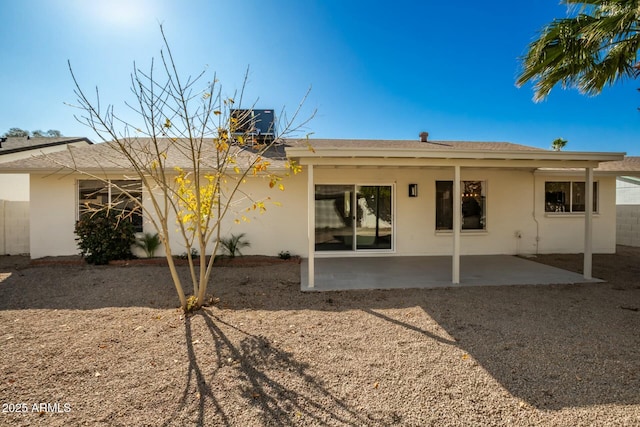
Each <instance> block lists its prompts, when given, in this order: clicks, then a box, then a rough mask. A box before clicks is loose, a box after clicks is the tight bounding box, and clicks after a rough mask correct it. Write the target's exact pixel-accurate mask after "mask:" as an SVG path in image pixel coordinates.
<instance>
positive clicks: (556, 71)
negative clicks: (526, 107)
mask: <svg viewBox="0 0 640 427" xmlns="http://www.w3.org/2000/svg"><path fill="white" fill-rule="evenodd" d="M562 3H563V4H566V5H567V7H568V8H569V12H570V16H569V17H567V18H563V19H555V20H553V22H551V23H550V24H548V25H547V26H546V27H544V28H543V30H542V32H541V34H540V38H539V39H537V40H535V41H533V42H532V43H531V44H530V45H529V51H528V52H527V54H526V55H525V56H524V57H523V58H522V65H523V70H522V73H521V74H520V76H518V79H517V81H516V85H517V86H518V87H520V86H522V85H524V84H525V83H527V82H529V81H533V82H535V85H534V90H535V94H534V98H533V99H534V100H535V101H540V100H543V99H545V98H546V97H547V95H549V92H550V91H551V89H552V88H553V87H554V86H555V85H556V84H558V83H560V84H561V86H562V88H569V87H573V88H577V89H578V90H579V91H580V92H581V93H583V94H587V95H597V94H599V93H600V92H601V91H602V89H603V88H604V87H605V86H607V85H612V84H613V83H615V82H616V81H618V80H621V79H623V78H635V77H637V75H638V48H639V47H640V33H639V30H640V0H583V1H577V0H562Z"/></svg>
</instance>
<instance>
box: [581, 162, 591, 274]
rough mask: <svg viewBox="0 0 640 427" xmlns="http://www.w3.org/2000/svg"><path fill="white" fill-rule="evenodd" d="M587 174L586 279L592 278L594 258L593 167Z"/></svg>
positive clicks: (585, 210)
mask: <svg viewBox="0 0 640 427" xmlns="http://www.w3.org/2000/svg"><path fill="white" fill-rule="evenodd" d="M585 175H586V176H585V183H584V186H585V197H584V204H585V206H584V267H583V273H584V278H585V279H591V278H592V276H591V270H592V258H593V168H586V169H585Z"/></svg>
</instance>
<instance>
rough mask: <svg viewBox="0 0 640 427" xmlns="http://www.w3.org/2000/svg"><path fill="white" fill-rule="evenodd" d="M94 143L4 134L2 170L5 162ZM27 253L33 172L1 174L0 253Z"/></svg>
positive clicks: (0, 148)
mask: <svg viewBox="0 0 640 427" xmlns="http://www.w3.org/2000/svg"><path fill="white" fill-rule="evenodd" d="M91 144H92V142H91V141H90V140H88V139H87V138H75V137H59V138H56V137H53V138H41V137H2V138H0V169H1V168H2V164H3V163H7V162H11V161H15V160H18V159H24V158H27V157H32V156H37V155H41V154H46V153H53V152H56V151H60V150H64V149H66V147H68V146H74V147H78V146H87V145H91ZM23 253H29V174H28V173H4V174H0V255H5V254H9V255H17V254H23Z"/></svg>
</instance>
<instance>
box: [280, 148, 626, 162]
mask: <svg viewBox="0 0 640 427" xmlns="http://www.w3.org/2000/svg"><path fill="white" fill-rule="evenodd" d="M285 150H286V153H287V157H289V158H299V159H302V158H304V159H307V160H308V161H310V162H312V159H316V158H407V159H409V158H413V159H447V160H455V159H465V160H469V159H473V160H545V161H591V162H608V161H617V160H622V159H624V155H625V153H618V152H613V153H608V152H578V151H563V152H557V151H543V150H509V151H506V150H465V149H456V150H434V149H428V150H416V149H413V148H394V149H389V148H380V147H370V148H362V149H354V148H347V147H332V148H315V149H313V151H312V150H311V149H310V148H303V147H287V148H286V149H285Z"/></svg>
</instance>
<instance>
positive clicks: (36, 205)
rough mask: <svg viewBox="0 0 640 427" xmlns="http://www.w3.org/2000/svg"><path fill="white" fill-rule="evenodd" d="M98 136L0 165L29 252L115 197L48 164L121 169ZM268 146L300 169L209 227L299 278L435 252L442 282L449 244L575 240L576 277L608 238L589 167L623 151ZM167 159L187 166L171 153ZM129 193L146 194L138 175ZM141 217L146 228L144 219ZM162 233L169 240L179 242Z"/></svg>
mask: <svg viewBox="0 0 640 427" xmlns="http://www.w3.org/2000/svg"><path fill="white" fill-rule="evenodd" d="M108 148H109V147H108V145H107V144H95V145H93V146H89V147H73V148H71V149H70V150H67V151H65V152H59V153H54V154H52V155H50V156H48V157H39V158H28V159H21V160H16V161H14V162H10V163H7V164H5V165H4V166H3V168H2V169H1V170H0V172H4V173H7V172H13V173H28V174H30V176H31V180H30V191H31V214H30V229H31V239H30V240H31V241H30V247H31V257H32V258H39V257H44V256H53V255H70V254H76V253H78V250H77V247H76V242H75V240H74V237H75V236H74V232H73V229H74V224H75V221H76V220H77V218H78V215H79V212H80V209H81V204H82V203H83V202H84V201H85V200H84V199H85V198H86V197H87V195H89V194H91V195H95V194H98V193H99V194H100V199H101V201H102V202H108V201H112V198H115V197H118V195H115V194H111V192H110V191H109V189H107V188H104V189H103V190H101V189H100V188H98V187H101V186H102V184H100V183H99V182H97V181H94V180H90V179H86V178H85V177H83V176H82V175H79V174H73V173H69V171H68V170H67V171H62V170H60V166H59V163H60V162H68V161H69V160H70V153H73V158H74V161H75V162H76V164H77V165H78V166H79V167H80V168H82V169H85V170H90V171H92V172H93V173H96V174H101V176H105V177H108V178H109V179H114V180H123V179H131V176H132V174H131V172H130V170H129V168H128V167H127V165H126V163H123V162H121V161H120V160H118V159H115V158H113V156H112V153H111V152H110V151H109V149H108ZM276 151H277V152H276V154H274V158H272V159H271V161H272V165H271V167H272V168H274V169H279V168H280V169H282V170H284V164H285V161H286V160H287V159H290V160H295V161H296V162H298V163H299V164H300V165H302V166H303V171H302V172H301V173H299V174H297V175H292V176H291V177H288V178H286V179H285V181H283V182H284V184H285V186H286V189H285V191H279V190H278V189H277V188H270V187H269V185H267V184H268V182H266V181H265V180H263V179H261V178H259V177H250V178H248V179H247V182H246V184H244V187H243V189H244V192H245V194H246V195H247V200H249V199H264V198H266V197H269V198H270V199H271V200H272V201H277V202H278V205H275V204H274V205H270V204H267V212H266V213H265V214H262V215H261V214H258V213H254V214H252V216H251V218H250V219H251V221H250V222H248V223H240V224H236V223H235V222H234V219H235V218H236V217H235V216H234V214H231V215H229V217H228V218H227V219H226V220H225V222H224V224H223V235H225V236H228V235H230V234H231V233H234V234H238V233H245V234H246V238H247V239H248V240H249V241H250V243H251V246H250V248H247V250H246V253H248V254H251V253H254V254H266V255H277V254H278V253H279V252H281V251H289V252H291V253H292V254H296V255H300V256H302V257H304V258H307V260H308V263H309V275H310V286H313V266H314V259H315V258H316V257H359V256H384V257H394V256H430V255H448V256H451V257H452V260H453V262H452V264H453V267H452V282H453V283H458V282H459V260H460V256H461V255H482V254H523V255H526V254H537V253H540V254H542V253H582V252H584V253H585V271H584V274H585V277H590V275H591V266H590V262H591V253H593V252H595V253H614V252H615V250H616V176H617V173H616V171H615V170H614V169H615V168H608V169H607V170H603V169H601V167H602V165H603V164H606V163H607V162H620V161H622V160H623V158H624V153H611V152H574V151H559V152H556V151H549V150H544V149H539V148H533V147H528V146H523V145H518V144H513V143H507V142H463V141H429V140H427V138H425V137H424V136H423V137H421V139H416V140H339V139H315V140H314V139H311V140H307V139H304V140H301V141H297V140H286V141H285V144H284V150H276ZM278 153H279V154H278ZM247 155H248V156H250V155H251V154H250V153H247ZM51 159H56V162H52V161H51ZM168 164H169V165H170V166H171V167H173V166H183V167H185V168H188V164H181V160H179V159H172V154H171V153H169V158H168ZM167 170H169V168H167ZM133 182H135V180H134V181H133ZM276 187H277V186H276ZM139 193H140V196H139V197H141V198H142V200H146V196H145V194H144V191H143V190H142V187H141V186H140V190H139ZM92 197H93V196H92ZM241 202H242V200H239V201H238V205H237V206H238V209H239V210H240V208H241V207H242V203H241ZM141 224H142V227H144V228H145V230H146V227H147V226H148V225H147V224H148V223H147V222H146V221H145V220H144V219H142V222H141ZM149 231H151V230H149ZM173 241H174V242H176V247H175V248H173V247H172V250H173V252H174V253H177V254H179V253H181V251H183V248H181V247H180V246H179V245H178V240H177V239H174V240H173Z"/></svg>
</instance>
